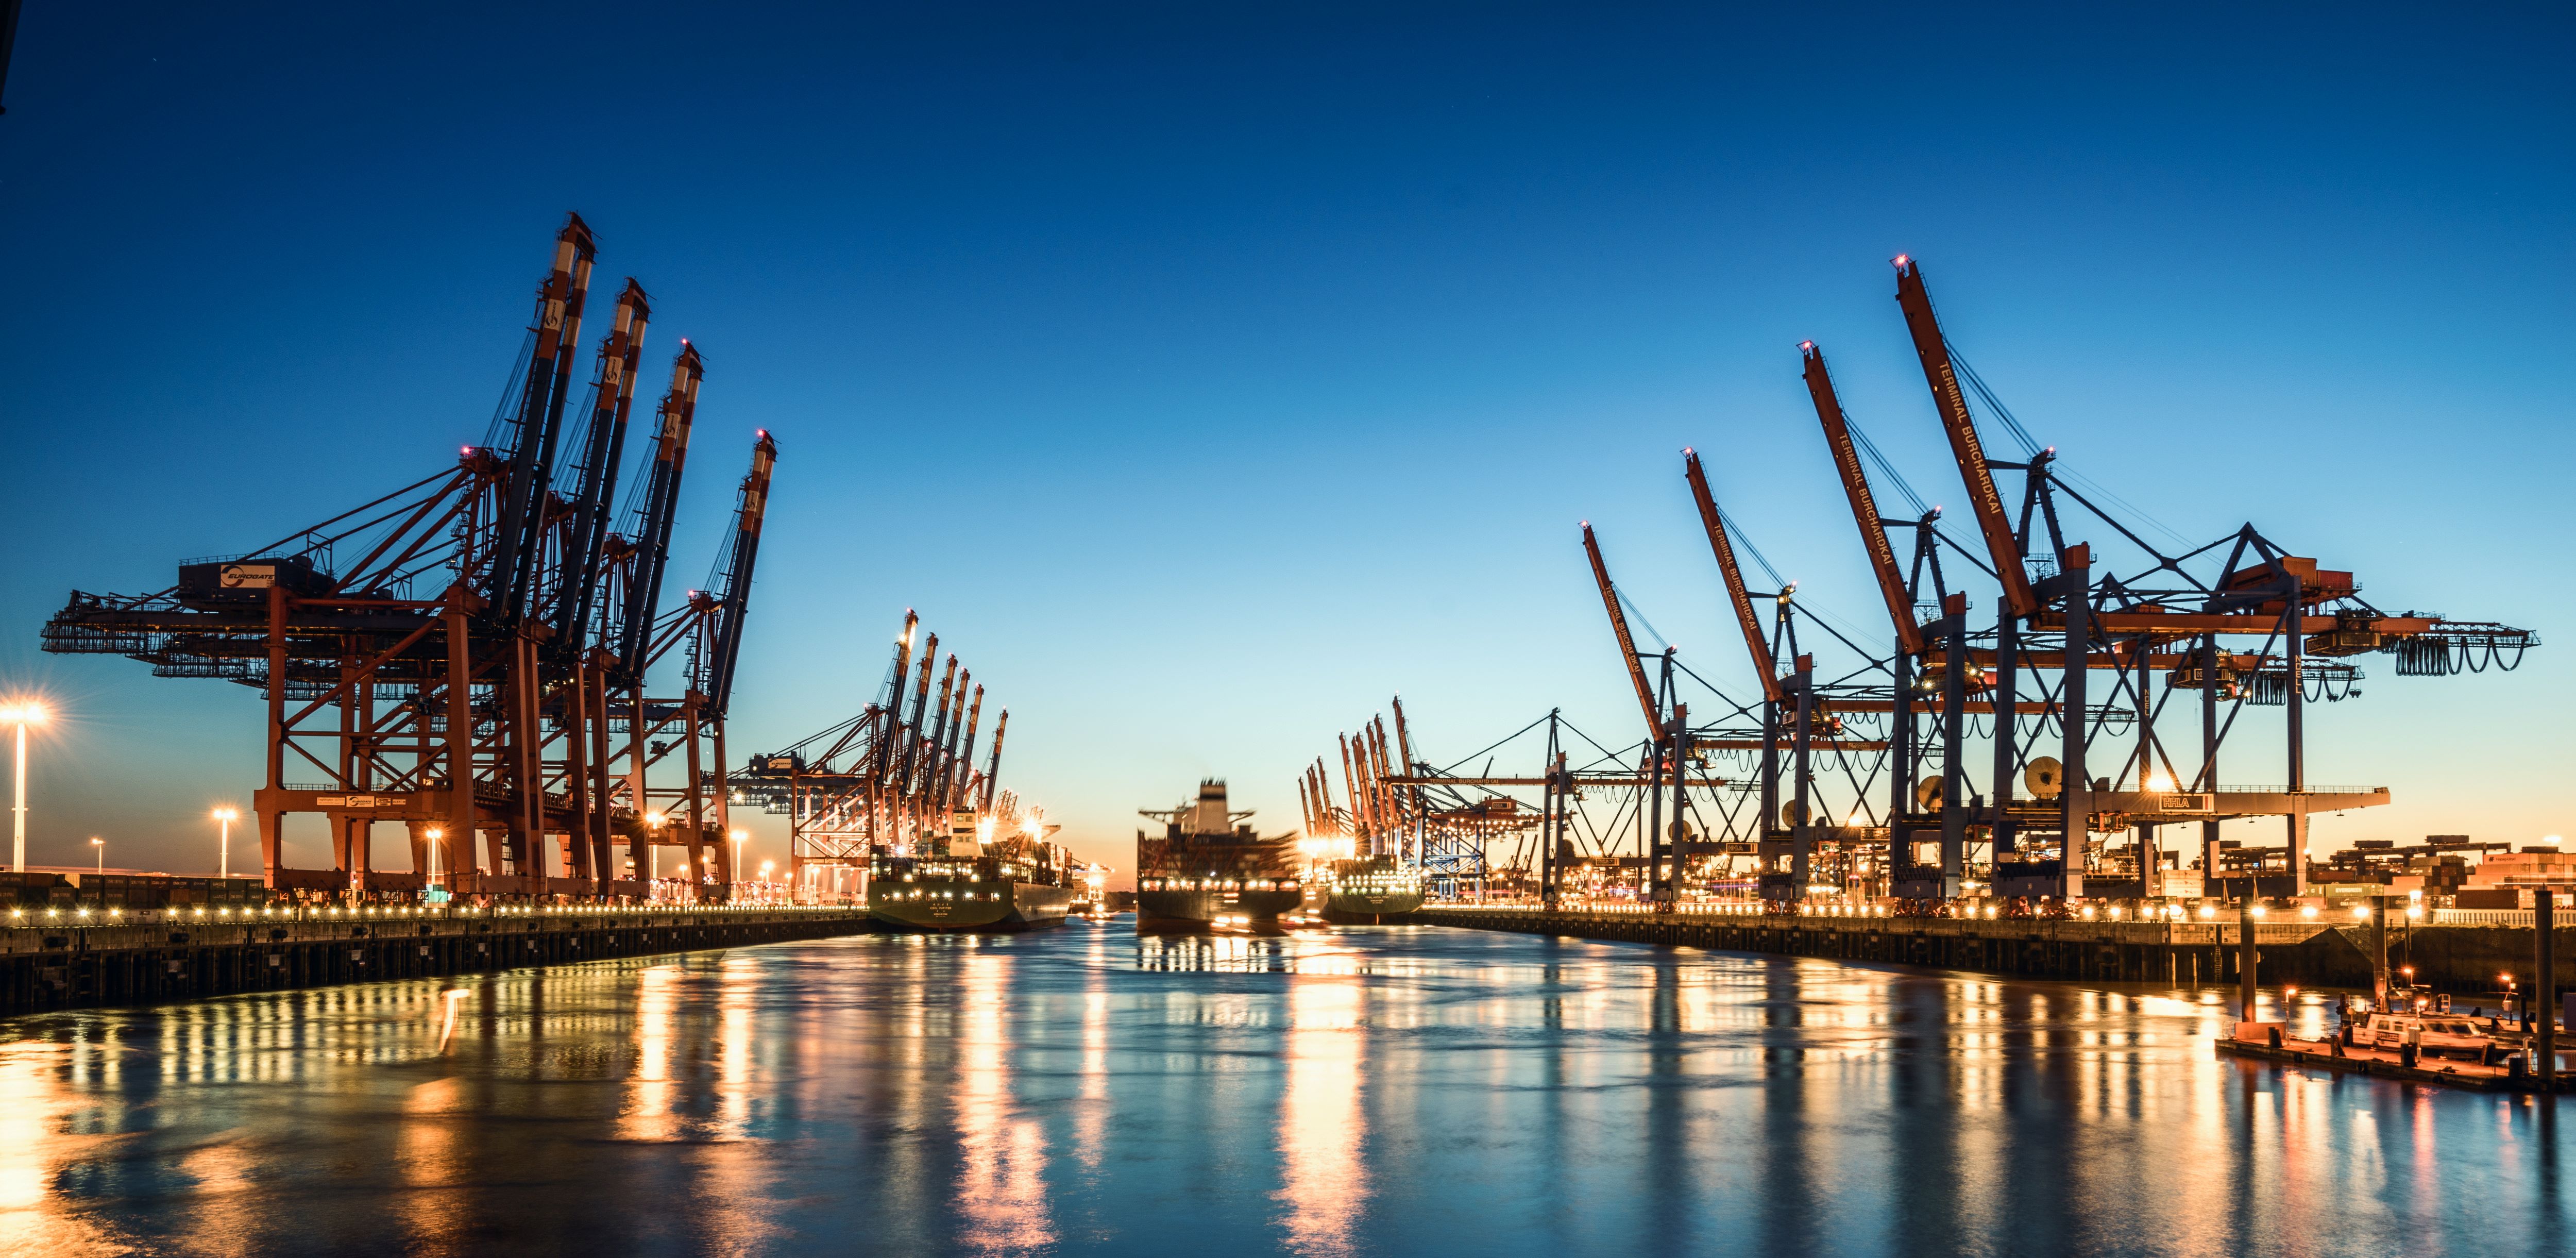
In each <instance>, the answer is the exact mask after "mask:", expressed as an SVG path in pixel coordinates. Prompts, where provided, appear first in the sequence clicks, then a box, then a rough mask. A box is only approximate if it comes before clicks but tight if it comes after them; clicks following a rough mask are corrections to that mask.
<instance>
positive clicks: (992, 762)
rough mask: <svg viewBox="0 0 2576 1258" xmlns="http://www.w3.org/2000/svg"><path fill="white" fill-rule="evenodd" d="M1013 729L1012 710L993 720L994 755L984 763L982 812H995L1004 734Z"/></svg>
mask: <svg viewBox="0 0 2576 1258" xmlns="http://www.w3.org/2000/svg"><path fill="white" fill-rule="evenodd" d="M1010 728H1011V710H1010V709H1009V708H1004V709H1002V714H1001V715H1000V716H997V717H994V718H993V755H992V758H991V759H989V760H986V761H985V762H984V806H983V808H982V809H981V810H980V811H983V812H988V813H989V812H991V811H993V784H994V783H995V782H998V781H1000V780H1001V778H1002V734H1003V733H1004V732H1005V731H1007V730H1009V729H1010Z"/></svg>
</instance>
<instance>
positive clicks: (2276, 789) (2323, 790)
mask: <svg viewBox="0 0 2576 1258" xmlns="http://www.w3.org/2000/svg"><path fill="white" fill-rule="evenodd" d="M2387 789H2388V788H2387V787H2385V786H2318V785H2316V784H2314V783H2310V784H2309V785H2306V786H2301V787H2296V788H2293V787H2290V786H2288V785H2286V784H2284V783H2278V782H2257V783H2251V784H2245V785H2240V784H2238V783H2234V782H2230V783H2227V784H2225V785H2223V786H2221V787H2219V788H2218V791H2219V793H2220V794H2222V795H2225V794H2243V795H2376V794H2378V793H2379V792H2381V791H2384V790H2387Z"/></svg>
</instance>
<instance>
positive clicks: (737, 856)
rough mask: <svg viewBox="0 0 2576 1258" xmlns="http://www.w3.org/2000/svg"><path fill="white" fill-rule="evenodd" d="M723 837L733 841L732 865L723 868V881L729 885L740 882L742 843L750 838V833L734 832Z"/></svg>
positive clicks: (747, 831)
mask: <svg viewBox="0 0 2576 1258" xmlns="http://www.w3.org/2000/svg"><path fill="white" fill-rule="evenodd" d="M725 837H726V838H729V839H732V840H733V863H732V864H730V865H727V866H725V881H726V883H727V884H728V885H730V884H732V883H736V882H740V881H742V841H743V840H744V839H748V838H750V837H751V831H749V830H736V831H734V832H732V833H730V834H728V835H726V836H725Z"/></svg>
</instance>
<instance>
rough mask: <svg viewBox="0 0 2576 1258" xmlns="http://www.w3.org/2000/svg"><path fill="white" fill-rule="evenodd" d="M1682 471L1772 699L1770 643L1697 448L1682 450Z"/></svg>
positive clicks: (1776, 697) (1774, 668)
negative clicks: (1748, 590) (1701, 465)
mask: <svg viewBox="0 0 2576 1258" xmlns="http://www.w3.org/2000/svg"><path fill="white" fill-rule="evenodd" d="M1682 475H1683V476H1685V477H1687V478H1688V479H1689V480H1690V487H1691V497H1692V498H1693V499H1696V500H1697V501H1698V502H1699V521H1700V523H1701V524H1702V525H1704V526H1705V527H1706V528H1707V529H1708V548H1709V550H1710V551H1711V552H1712V553H1714V554H1715V555H1716V556H1717V571H1718V574H1719V575H1721V576H1723V577H1725V578H1726V597H1727V601H1728V602H1730V603H1732V604H1734V606H1735V623H1736V624H1737V625H1738V626H1740V627H1742V628H1743V630H1744V645H1745V647H1746V648H1747V649H1749V650H1750V651H1752V653H1753V671H1754V673H1755V675H1757V676H1759V677H1761V678H1762V697H1763V698H1765V699H1769V700H1771V701H1773V702H1775V703H1776V702H1779V701H1780V700H1781V699H1782V696H1783V692H1782V690H1781V689H1780V678H1779V676H1778V672H1779V666H1778V665H1777V664H1775V663H1773V662H1772V659H1771V643H1770V641H1769V640H1768V639H1765V638H1764V637H1763V636H1762V618H1761V617H1759V616H1757V615H1755V614H1754V611H1753V595H1752V594H1751V593H1749V592H1747V591H1746V590H1745V588H1744V570H1743V569H1742V568H1739V567H1737V566H1736V563H1735V543H1734V541H1733V540H1732V539H1730V538H1728V537H1727V535H1726V517H1725V516H1723V515H1720V514H1718V510H1717V499H1716V497H1715V496H1714V495H1712V494H1710V493H1709V491H1708V473H1707V472H1705V471H1703V470H1701V468H1700V465H1699V452H1698V451H1696V450H1689V449H1685V450H1683V451H1682Z"/></svg>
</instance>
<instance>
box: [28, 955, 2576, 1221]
mask: <svg viewBox="0 0 2576 1258" xmlns="http://www.w3.org/2000/svg"><path fill="white" fill-rule="evenodd" d="M451 992H453V993H455V995H453V996H451V995H450V994H449V993H451ZM2268 1014H2269V1011H2268V1010H2267V1016H2268ZM2232 1016H2233V1015H2232V1011H2231V1010H2230V1009H2229V1008H2228V1007H2227V1004H2226V994H2225V993H2222V992H2220V991H2217V990H2214V989H2213V990H2189V989H2185V990H2168V989H2150V988H2145V987H2131V986H2111V987H2092V988H2076V987H2065V986H2049V985H2037V984H2017V983H2007V982H2001V981H1996V980H1992V979H1984V978H1974V977H1967V976H1960V975H1942V974H1932V973H1925V972H1907V971H1896V970H1888V969H1873V968H1859V967H1846V966H1838V965H1834V964H1831V963H1828V962H1821V961H1795V960H1786V959H1778V958H1759V957H1748V956H1741V955H1735V954H1726V953H1711V952H1701V951H1695V950H1689V949H1669V950H1659V949H1652V948H1645V947H1639V946H1632V945H1617V944H1599V943H1587V942H1582V941H1575V940H1554V939H1539V938H1531V937H1526V936H1512V935H1496V934H1484V933H1478V932H1467V931H1437V930H1423V929H1413V928H1352V929H1345V930H1335V931H1315V932H1305V933H1300V934H1297V935H1293V936H1289V937H1284V938H1255V937H1244V936H1228V937H1220V938H1174V937H1144V938H1139V937H1138V936H1136V935H1135V934H1134V933H1133V932H1132V931H1131V930H1129V928H1128V927H1127V926H1125V925H1124V924H1123V923H1112V924H1107V925H1101V924H1092V923H1076V924H1074V925H1070V926H1068V927H1066V928H1065V929H1063V930H1059V931H1051V932H1046V933H1042V934H1036V935H1028V936H1017V937H995V938H925V937H919V936H911V937H872V938H860V939H849V940H835V941H824V942H817V943H803V944H789V945H779V946H775V947H768V948H753V949H742V950H736V951H732V952H727V953H705V954H695V955H690V956H675V957H664V958H656V959H645V960H635V961H626V962H600V963H595V964H591V965H586V966H576V967H568V968H564V969H559V970H554V971H549V972H545V973H542V974H540V973H537V972H533V971H516V972H511V973H508V974H503V975H498V976H494V977H490V978H469V979H462V980H424V981H419V982H394V983H383V984H372V985H367V986H359V987H344V988H334V989H326V990H323V991H315V992H299V993H284V994H278V995H270V996H251V997H238V998H232V999H226V1000H218V1001H207V1002H201V1003H197V1004H187V1005H173V1006H168V1007H165V1008H159V1009H145V1010H127V1011H111V1012H99V1013H79V1014H60V1015H50V1016H45V1017H39V1018H28V1019H21V1020H18V1021H16V1022H14V1023H8V1024H0V1251H6V1252H24V1253H49V1254H50V1253H64V1254H77V1253H84V1252H98V1253H110V1252H133V1251H138V1250H139V1251H144V1252H211V1253H266V1252H299V1251H300V1252H351V1251H356V1252H368V1251H394V1250H404V1251H412V1252H428V1253H455V1254H469V1253H470V1254H483V1253H496V1252H572V1253H587V1252H602V1251H614V1252H617V1253H621V1254H662V1253H672V1254H678V1253H700V1252H741V1253H762V1252H816V1253H846V1252H853V1251H858V1250H868V1251H881V1252H893V1253H911V1254H938V1253H970V1254H1007V1253H1066V1254H1089V1253H1112V1252H1114V1253H1118V1254H1121V1255H1136V1254H1144V1255H1151V1254H1162V1253H1172V1254H1218V1253H1261V1252H1278V1253H1295V1254H1301V1255H1313V1256H1315V1258H1326V1256H1337V1255H1365V1254H1431V1253H1457V1252H1475V1253H1492V1254H1505V1255H1516V1254H1533V1255H1535V1254H1556V1253H1619V1254H1635V1253H1640V1252H1650V1253H1660V1252H1695V1253H1748V1254H1752V1253H1765V1254H1769V1253H1795V1252H1802V1251H1820V1252H1821V1251H1831V1252H1834V1253H1837V1254H1838V1255H1839V1254H1853V1255H1863V1254H1911V1253H2048V1254H2057V1253H2074V1254H2087V1253H2105V1254H2111V1253H2140V1254H2147V1253H2154V1254H2207V1255H2231V1254H2246V1253H2254V1254H2266V1253H2278V1254H2296V1255H2309V1254H2318V1255H2333V1254H2384V1253H2395V1252H2422V1253H2432V1252H2448V1253H2458V1254H2476V1253H2496V1254H2525V1253H2565V1252H2570V1251H2571V1248H2576V1246H2572V1245H2571V1241H2570V1237H2569V1232H2570V1230H2571V1229H2570V1226H2569V1223H2570V1220H2569V1218H2568V1215H2569V1210H2568V1207H2567V1204H2566V1202H2565V1199H2564V1197H2563V1195H2562V1194H2563V1188H2564V1172H2563V1171H2562V1169H2561V1167H2560V1165H2559V1158H2558V1153H2557V1145H2558V1137H2557V1134H2556V1130H2555V1122H2556V1114H2555V1111H2554V1110H2552V1109H2551V1108H2549V1107H2547V1106H2544V1105H2542V1104H2539V1103H2537V1102H2535V1101H2533V1100H2530V1099H2528V1098H2509V1097H2487V1096H2479V1095H2475V1094H2470V1093H2460V1092H2448V1091H2441V1090H2434V1089H2418V1088H2409V1087H2402V1086H2397V1085H2391V1084H2387V1083H2383V1082H2377V1081H2372V1080H2367V1079H2361V1078H2355V1077H2350V1076H2335V1075H2327V1074H2320V1073H2311V1072H2301V1071H2281V1070H2277V1069H2274V1068H2272V1067H2269V1066H2258V1065H2249V1064H2245V1063H2239V1062H2234V1061H2230V1060H2224V1059H2219V1058H2216V1057H2215V1056H2214V1055H2213V1054H2212V1053H2211V1051H2210V1036H2211V1034H2212V1033H2213V1032H2215V1031H2217V1030H2220V1029H2222V1028H2223V1027H2224V1026H2225V1025H2226V1024H2227V1022H2228V1021H2229V1020H2230V1019H2231V1018H2232ZM2290 1016H2291V1017H2292V1019H2293V1020H2294V1021H2297V1022H2301V1023H2304V1024H2306V1025H2308V1026H2310V1027H2315V1026H2318V1025H2321V1022H2322V1016H2323V1014H2322V1006H2320V1005H2314V1004H2301V1005H2297V1006H2294V1007H2293V1008H2292V1009H2291V1011H2290ZM2561 1104H2565V1103H2564V1102H2562V1103H2561Z"/></svg>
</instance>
